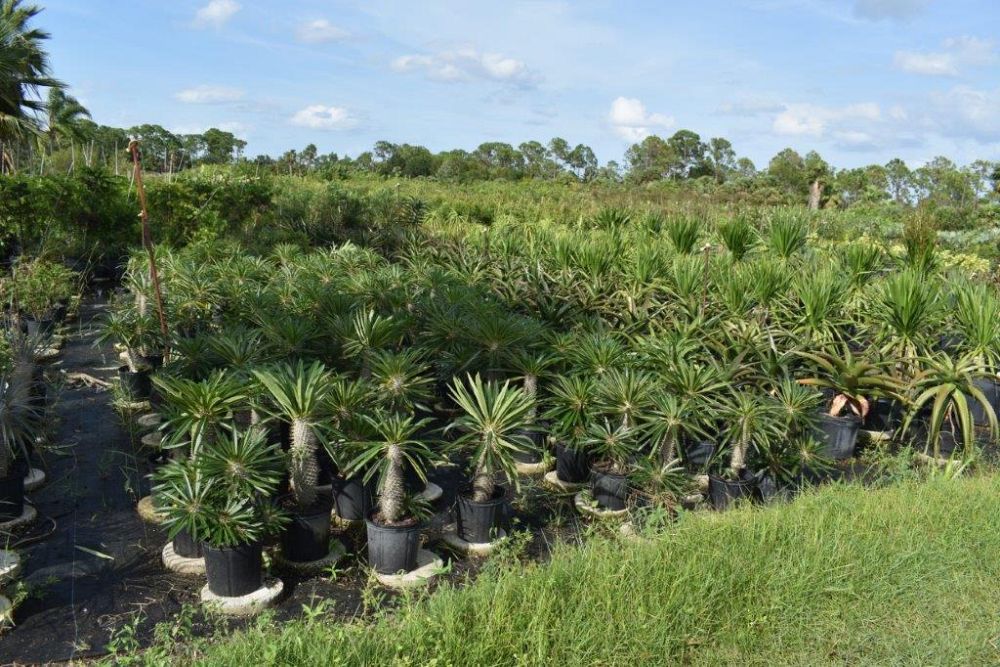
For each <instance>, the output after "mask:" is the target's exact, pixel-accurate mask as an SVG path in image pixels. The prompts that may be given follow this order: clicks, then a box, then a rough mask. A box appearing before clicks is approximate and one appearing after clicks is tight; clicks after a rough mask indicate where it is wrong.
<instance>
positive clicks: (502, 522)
mask: <svg viewBox="0 0 1000 667" xmlns="http://www.w3.org/2000/svg"><path fill="white" fill-rule="evenodd" d="M457 506H458V511H457V513H456V514H457V523H458V536H459V537H461V538H462V539H463V540H465V541H466V542H471V543H473V544H485V543H487V542H492V541H493V540H495V539H496V538H497V536H498V535H499V533H500V531H501V530H505V529H506V528H507V518H508V516H509V511H508V509H507V494H506V492H505V490H504V489H497V490H496V492H495V493H494V494H493V498H491V499H490V500H487V501H485V502H476V501H475V500H472V499H471V498H468V497H466V496H464V495H462V494H459V496H458V503H457Z"/></svg>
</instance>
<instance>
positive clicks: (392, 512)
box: [379, 445, 406, 523]
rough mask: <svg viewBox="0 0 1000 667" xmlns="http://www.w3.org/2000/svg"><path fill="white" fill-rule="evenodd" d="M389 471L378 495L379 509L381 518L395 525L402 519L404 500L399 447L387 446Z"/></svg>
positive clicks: (401, 456) (401, 453) (404, 491)
mask: <svg viewBox="0 0 1000 667" xmlns="http://www.w3.org/2000/svg"><path fill="white" fill-rule="evenodd" d="M388 457H389V469H388V470H387V471H386V475H385V484H384V485H383V487H382V493H381V494H380V495H379V509H380V510H382V518H383V519H384V520H385V521H386V522H388V523H395V522H397V521H400V520H401V519H402V518H403V503H404V502H405V500H406V487H405V485H404V484H403V452H402V450H401V449H400V448H399V445H390V446H389V453H388Z"/></svg>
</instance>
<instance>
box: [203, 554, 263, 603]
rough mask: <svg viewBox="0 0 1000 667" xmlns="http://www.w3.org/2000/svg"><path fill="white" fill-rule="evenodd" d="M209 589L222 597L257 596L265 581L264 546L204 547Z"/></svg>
mask: <svg viewBox="0 0 1000 667" xmlns="http://www.w3.org/2000/svg"><path fill="white" fill-rule="evenodd" d="M204 552H205V574H206V575H207V576H208V590H210V591H212V592H213V593H215V594H216V595H220V596H222V597H230V598H237V597H241V596H243V595H247V594H248V593H253V592H254V591H255V590H257V589H258V588H260V587H261V585H262V584H263V582H264V568H263V558H262V555H261V554H262V551H261V545H260V543H259V542H258V543H256V544H242V545H239V546H236V547H218V548H217V547H213V546H212V545H210V544H206V545H205V546H204Z"/></svg>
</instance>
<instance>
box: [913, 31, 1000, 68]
mask: <svg viewBox="0 0 1000 667" xmlns="http://www.w3.org/2000/svg"><path fill="white" fill-rule="evenodd" d="M942 46H943V47H944V50H942V51H929V52H923V53H922V52H918V51H897V52H896V53H895V55H894V57H893V65H894V66H895V67H896V69H900V70H903V71H904V72H910V73H911V74H923V75H925V76H958V74H959V71H960V69H961V68H962V67H964V66H982V65H990V64H992V63H994V62H996V60H997V54H996V45H995V44H994V43H993V41H992V40H988V39H980V38H978V37H952V38H950V39H946V40H945V41H944V43H943V44H942Z"/></svg>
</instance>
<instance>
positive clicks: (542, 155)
mask: <svg viewBox="0 0 1000 667" xmlns="http://www.w3.org/2000/svg"><path fill="white" fill-rule="evenodd" d="M517 150H519V151H520V152H521V155H522V157H524V173H525V175H526V176H528V177H529V178H555V177H556V176H558V175H559V173H560V172H561V171H562V167H560V166H559V164H558V163H557V162H556V161H555V160H553V159H552V156H551V153H550V152H549V149H548V148H546V147H545V146H543V145H542V144H541V142H538V141H525V142H524V143H522V144H520V145H519V146H518V147H517Z"/></svg>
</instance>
